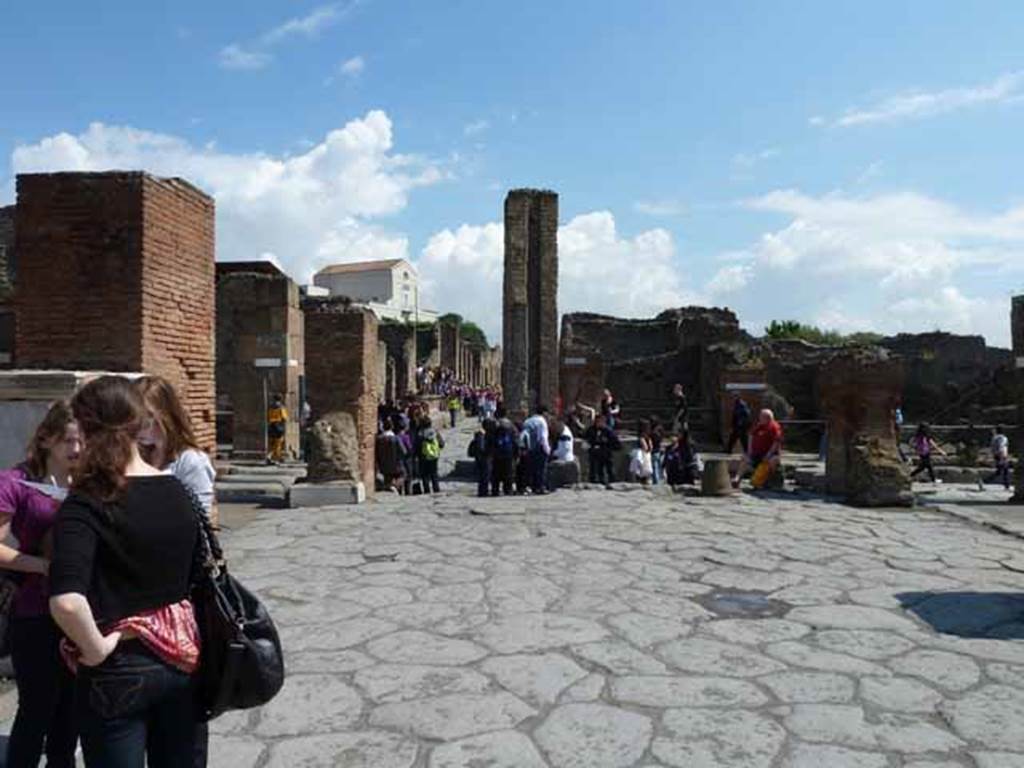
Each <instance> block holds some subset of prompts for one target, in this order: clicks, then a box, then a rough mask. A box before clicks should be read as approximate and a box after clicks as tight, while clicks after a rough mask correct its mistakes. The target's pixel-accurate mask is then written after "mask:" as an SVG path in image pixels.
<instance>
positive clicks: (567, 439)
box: [551, 424, 576, 461]
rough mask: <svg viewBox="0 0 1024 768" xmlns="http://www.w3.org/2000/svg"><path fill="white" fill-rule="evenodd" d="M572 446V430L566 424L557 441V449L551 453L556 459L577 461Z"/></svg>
mask: <svg viewBox="0 0 1024 768" xmlns="http://www.w3.org/2000/svg"><path fill="white" fill-rule="evenodd" d="M572 447H573V438H572V430H571V429H569V425H568V424H565V425H563V426H562V432H561V434H559V435H558V440H556V441H555V450H554V452H553V453H552V454H551V458H552V459H553V460H554V461H575V460H576V456H575V454H574V453H573V450H572Z"/></svg>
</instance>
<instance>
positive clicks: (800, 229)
mask: <svg viewBox="0 0 1024 768" xmlns="http://www.w3.org/2000/svg"><path fill="white" fill-rule="evenodd" d="M747 205H748V206H749V207H751V208H753V209H755V210H759V211H769V212H774V213H778V214H782V215H784V216H786V217H788V219H789V220H788V222H787V223H785V224H784V225H783V226H782V227H781V228H779V229H776V230H773V231H769V232H766V233H764V234H763V235H762V236H761V237H760V238H759V239H758V240H757V241H756V242H755V243H754V244H753V245H752V246H751V247H750V249H749V253H750V258H751V259H752V261H751V264H750V266H751V271H749V272H747V273H746V277H747V278H748V280H749V281H753V279H754V278H755V276H756V278H757V281H758V284H759V285H764V284H765V281H768V283H769V284H770V288H769V289H764V290H759V292H758V301H759V303H760V304H762V305H763V304H766V303H768V304H772V303H773V302H774V305H773V306H771V307H770V311H771V312H772V313H773V314H774V315H775V316H778V317H782V316H787V317H788V316H791V315H793V314H794V312H793V311H791V310H795V309H797V308H799V310H800V312H801V313H802V314H801V315H800V316H801V317H803V318H808V319H812V318H813V319H814V321H816V322H821V323H823V324H826V325H829V326H831V327H837V328H840V329H842V330H854V329H859V330H865V329H868V328H871V329H875V330H881V331H885V332H897V331H922V330H931V329H933V328H936V327H940V328H942V329H944V330H950V331H955V332H960V333H967V332H972V333H983V334H984V335H986V337H987V338H988V339H989V340H990V341H991V342H993V343H1003V344H1005V343H1006V341H1007V337H1008V327H1009V326H1008V321H1007V308H1006V307H1004V306H1002V304H1003V302H1004V301H1005V300H1006V298H1007V297H1008V295H1009V293H1010V291H1011V290H1012V288H1013V279H1014V278H1013V277H1011V276H1009V275H1002V276H1001V277H999V278H998V280H997V279H996V278H994V277H993V274H994V272H995V271H996V270H1008V269H1009V270H1013V269H1016V270H1017V274H1018V279H1019V272H1020V267H1019V266H1017V265H1020V264H1021V259H1020V254H1021V253H1024V206H1017V207H1011V208H1009V209H1007V210H1005V211H1002V212H999V213H995V214H979V213H974V212H969V211H966V210H964V209H962V208H960V207H958V206H956V205H953V204H952V203H948V202H945V201H942V200H938V199H935V198H932V197H927V196H925V195H920V194H915V193H892V194H885V195H876V196H872V197H849V196H845V195H841V194H830V195H824V196H821V197H813V196H809V195H805V194H802V193H800V192H798V191H795V190H776V191H774V192H771V193H769V194H766V195H763V196H761V197H759V198H756V199H754V200H751V201H748V202H747ZM720 274H721V273H720ZM722 279H723V280H725V278H722ZM716 280H718V276H716V278H715V279H713V280H712V284H714V283H715V282H716ZM711 288H712V286H711V285H709V289H708V290H709V292H710V293H712V294H714V293H715V291H713V290H711ZM1003 294H1005V295H1003ZM751 298H752V297H751Z"/></svg>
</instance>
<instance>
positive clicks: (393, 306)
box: [313, 259, 437, 322]
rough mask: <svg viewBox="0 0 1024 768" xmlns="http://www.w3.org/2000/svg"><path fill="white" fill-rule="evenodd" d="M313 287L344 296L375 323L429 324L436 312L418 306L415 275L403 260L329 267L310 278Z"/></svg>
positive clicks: (411, 267)
mask: <svg viewBox="0 0 1024 768" xmlns="http://www.w3.org/2000/svg"><path fill="white" fill-rule="evenodd" d="M313 285H314V286H317V287H319V288H323V289H326V290H327V291H328V293H329V294H330V295H331V296H347V297H348V298H350V299H351V300H352V301H353V303H356V304H362V305H364V306H366V307H368V308H369V309H371V310H372V311H373V313H374V314H375V315H376V316H377V317H378V319H381V320H383V319H385V318H387V319H389V320H398V321H402V322H416V321H419V322H433V321H434V320H436V319H437V312H434V311H433V310H429V309H424V308H423V307H421V306H420V286H419V275H418V274H417V273H416V267H414V266H413V265H412V264H410V263H409V262H408V261H406V260H405V259H385V260H381V261H357V262H352V263H349V264H331V265H330V266H328V267H324V268H323V269H321V270H320V271H319V272H317V273H316V274H315V275H313Z"/></svg>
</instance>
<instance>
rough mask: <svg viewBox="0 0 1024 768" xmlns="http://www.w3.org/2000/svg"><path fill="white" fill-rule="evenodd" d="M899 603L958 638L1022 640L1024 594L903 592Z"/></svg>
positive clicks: (1023, 633) (923, 619)
mask: <svg viewBox="0 0 1024 768" xmlns="http://www.w3.org/2000/svg"><path fill="white" fill-rule="evenodd" d="M896 599H897V600H899V601H900V604H901V605H902V606H903V607H904V608H905V609H906V610H908V611H910V612H911V613H913V614H915V615H916V616H917V617H918V618H920V619H921V620H922V621H925V622H927V623H928V624H929V625H931V627H932V628H933V629H935V631H936V632H941V633H943V634H947V635H957V636H959V637H975V638H981V637H986V638H995V639H1000V640H1021V639H1024V594H1021V593H1014V592H903V593H901V594H898V595H896Z"/></svg>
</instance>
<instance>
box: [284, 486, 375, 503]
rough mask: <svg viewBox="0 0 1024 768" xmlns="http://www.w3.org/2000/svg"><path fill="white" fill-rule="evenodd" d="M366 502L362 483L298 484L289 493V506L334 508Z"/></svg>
mask: <svg viewBox="0 0 1024 768" xmlns="http://www.w3.org/2000/svg"><path fill="white" fill-rule="evenodd" d="M364 501H366V488H365V486H364V485H363V484H362V483H353V482H348V481H339V482H334V483H298V484H296V485H293V486H292V487H291V488H290V489H289V491H288V506H289V507H290V508H291V509H298V508H300V507H333V506H336V505H339V504H362V503H363V502H364Z"/></svg>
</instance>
